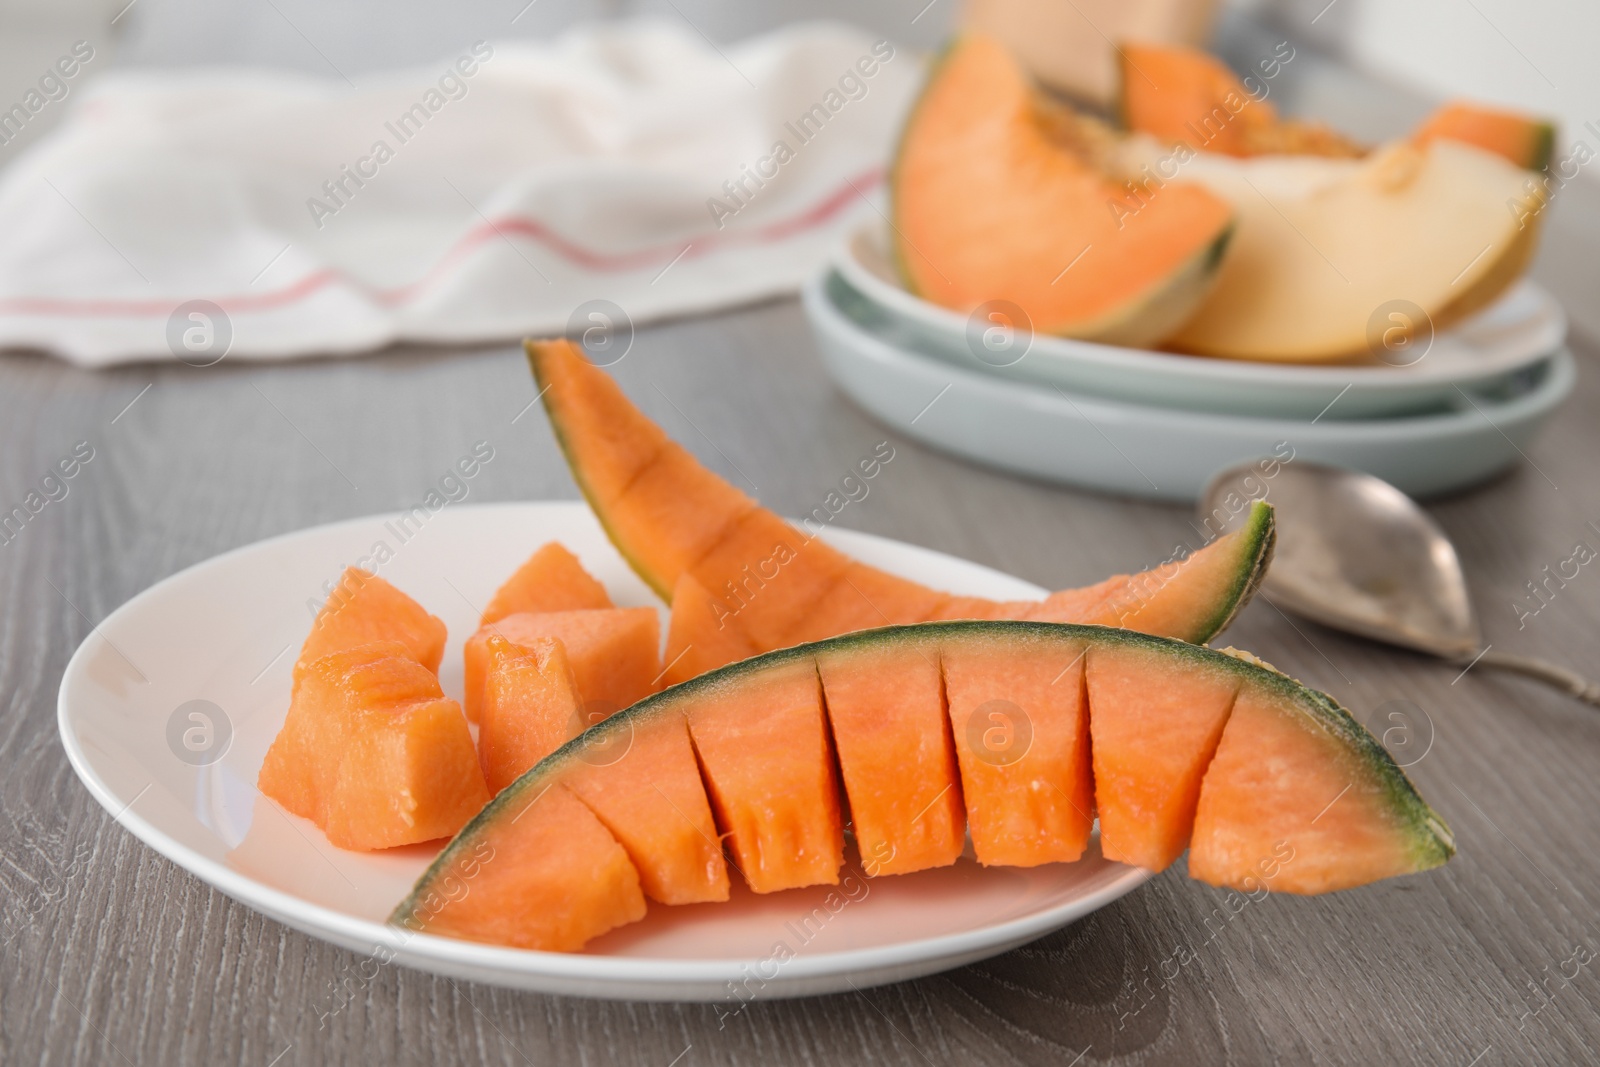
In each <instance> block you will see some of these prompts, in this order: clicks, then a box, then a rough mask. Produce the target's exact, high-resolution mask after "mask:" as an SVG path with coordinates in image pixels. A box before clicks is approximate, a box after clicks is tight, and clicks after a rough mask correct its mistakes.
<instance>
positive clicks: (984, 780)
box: [392, 621, 1454, 950]
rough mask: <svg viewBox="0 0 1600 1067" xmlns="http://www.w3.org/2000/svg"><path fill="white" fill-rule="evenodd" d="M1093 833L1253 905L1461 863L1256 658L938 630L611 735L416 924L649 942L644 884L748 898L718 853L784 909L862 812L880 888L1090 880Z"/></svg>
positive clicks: (791, 663) (1437, 823) (417, 902)
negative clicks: (1037, 872) (631, 925)
mask: <svg viewBox="0 0 1600 1067" xmlns="http://www.w3.org/2000/svg"><path fill="white" fill-rule="evenodd" d="M939 678H942V679H943V687H942V688H943V692H942V693H941V687H940V685H939V684H937V679H939ZM897 683H898V684H897ZM944 720H948V722H949V725H950V728H949V730H948V731H947V730H945V729H944V727H943V725H942V723H943V721H944ZM830 736H833V737H837V738H838V752H837V757H836V756H835V753H834V750H833V748H832V747H831V746H830V745H829V742H828V738H829V737H830ZM1091 738H1092V749H1093V770H1092V771H1091V768H1090V749H1091ZM690 739H692V743H693V745H694V748H695V751H696V753H697V755H698V757H699V763H698V767H697V766H696V763H695V760H694V759H692V758H688V754H687V745H688V744H689V743H690ZM841 770H842V772H843V773H842V774H841V773H840V772H841ZM702 782H704V785H702ZM835 783H841V784H842V791H843V794H844V795H843V796H842V797H841V796H840V795H838V793H837V792H836V789H837V788H838V786H836V784H835ZM708 795H709V797H710V800H709V802H708V800H707V797H708ZM658 797H659V799H656V798H658ZM958 797H959V802H958V801H957V798H958ZM1096 809H1098V811H1099V815H1100V820H1101V825H1102V828H1103V829H1102V833H1103V834H1104V848H1105V851H1106V853H1107V854H1108V855H1110V854H1114V855H1119V856H1121V857H1123V858H1125V859H1127V860H1130V861H1132V862H1137V863H1141V864H1145V865H1147V866H1149V867H1151V868H1154V869H1159V868H1161V867H1164V866H1166V865H1167V864H1168V863H1170V862H1171V861H1172V860H1173V859H1174V858H1175V857H1176V856H1177V855H1178V854H1179V853H1181V852H1182V851H1183V849H1184V847H1185V846H1187V847H1188V848H1189V850H1190V861H1189V872H1190V874H1191V875H1192V876H1193V877H1195V878H1198V879H1201V880H1203V881H1206V882H1210V883H1212V884H1215V885H1221V886H1231V887H1234V888H1237V889H1242V890H1247V891H1255V890H1258V889H1262V888H1265V889H1269V890H1273V891H1278V892H1288V893H1320V892H1326V891H1328V890H1332V889H1340V888H1348V887H1351V886H1356V885H1361V884H1364V883H1367V882H1371V881H1375V880H1377V879H1380V878H1387V877H1391V876H1394V875H1400V874H1407V873H1411V872H1415V871H1422V870H1427V869H1428V868H1431V867H1436V866H1438V865H1440V864H1442V863H1444V862H1445V861H1446V860H1447V859H1448V858H1449V857H1450V855H1451V854H1452V853H1453V851H1454V848H1453V844H1452V840H1451V837H1450V832H1449V830H1448V828H1447V827H1446V826H1445V825H1444V823H1443V822H1442V821H1441V820H1440V819H1439V817H1438V816H1437V815H1436V814H1434V812H1433V811H1432V810H1431V809H1430V808H1429V807H1428V806H1427V804H1425V803H1424V802H1423V800H1422V798H1421V797H1419V796H1418V795H1417V793H1416V790H1415V789H1414V788H1413V787H1412V785H1411V782H1410V781H1409V780H1408V779H1407V778H1406V776H1405V774H1404V773H1403V772H1402V771H1401V770H1400V768H1399V767H1397V766H1396V765H1395V763H1394V761H1393V760H1392V759H1391V758H1390V757H1389V755H1388V753H1387V752H1385V751H1384V749H1383V747H1382V746H1381V745H1379V744H1378V743H1377V741H1376V740H1375V739H1374V738H1373V737H1372V736H1371V735H1370V734H1368V733H1367V732H1366V730H1364V729H1363V728H1362V727H1361V726H1360V725H1358V724H1357V723H1356V722H1355V720H1354V719H1352V718H1351V717H1350V715H1349V714H1348V713H1347V712H1345V711H1344V709H1342V708H1340V707H1339V706H1338V705H1337V704H1336V703H1334V701H1333V700H1332V699H1330V698H1329V697H1327V696H1325V695H1323V694H1321V693H1317V692H1313V691H1312V690H1309V689H1307V688H1305V687H1304V686H1302V685H1300V684H1298V683H1296V682H1294V681H1291V680H1290V679H1289V678H1287V677H1285V676H1284V675H1282V674H1280V673H1278V672H1276V671H1274V670H1272V669H1270V668H1268V667H1266V666H1265V665H1263V664H1260V663H1259V662H1258V661H1256V660H1255V659H1254V658H1253V657H1248V656H1245V655H1243V654H1229V653H1226V652H1217V651H1213V650H1211V649H1207V648H1202V647H1198V646H1195V645H1189V644H1186V643H1184V642H1181V641H1173V640H1169V639H1165V638H1158V637H1151V636H1148V635H1144V634H1137V633H1134V632H1132V631H1128V630H1120V629H1115V628H1111V627H1100V626H1081V625H1066V624H1059V623H1039V622H1021V621H997V622H983V621H965V622H941V623H924V624H921V625H916V626H899V627H884V628H882V629H878V630H870V631H865V632H861V633H854V634H848V635H845V636H842V637H836V638H831V639H829V640H826V641H821V642H817V643H814V644H809V645H800V646H797V647H795V648H790V649H783V650H780V651H777V652H770V653H766V654H764V655H761V656H756V657H754V658H752V659H748V660H745V661H743V662H740V663H737V664H733V665H731V666H728V667H724V668H721V669H719V670H716V671H713V672H711V673H709V674H706V675H702V676H700V677H698V678H695V679H693V680H691V681H688V682H685V683H683V684H681V685H676V686H673V687H672V688H670V689H666V690H663V691H662V692H660V693H657V694H655V695H653V696H651V697H648V698H646V699H645V700H643V701H641V702H640V703H638V704H636V705H634V706H633V707H632V708H629V709H628V710H626V711H624V712H622V713H620V714H618V715H615V716H613V717H612V718H610V719H607V720H605V721H604V722H602V723H599V724H597V725H596V726H593V727H591V728H590V729H589V730H587V731H586V732H585V733H584V734H582V735H580V736H579V737H577V738H574V739H573V740H572V741H570V742H568V743H567V744H566V745H564V746H563V747H562V748H561V749H559V750H557V751H556V752H555V753H553V754H551V755H550V756H549V757H547V758H546V759H544V760H543V761H541V762H540V763H539V764H538V765H537V766H535V767H534V768H533V769H532V770H530V771H528V773H526V774H525V775H523V776H522V777H521V778H519V779H518V780H517V781H516V782H515V783H513V784H512V785H511V786H510V787H509V788H507V789H506V790H504V791H503V792H502V793H500V795H499V796H498V797H496V798H495V800H494V801H492V802H491V803H490V804H489V805H488V806H487V807H486V808H484V810H483V811H482V812H481V813H480V814H479V815H478V817H477V818H475V819H474V820H473V821H472V822H471V823H470V824H469V825H468V826H467V827H466V828H465V829H463V830H462V831H461V833H460V834H459V835H457V837H456V838H455V840H454V841H452V842H451V844H450V845H449V846H448V847H447V848H446V849H445V851H444V852H443V853H442V854H441V855H440V856H439V858H438V859H437V861H436V862H435V863H434V864H433V866H432V867H431V868H429V870H428V871H427V872H426V873H425V874H424V875H423V876H422V878H421V879H420V880H419V881H418V882H417V885H416V887H415V888H414V889H413V891H412V893H411V895H410V896H408V897H407V899H406V900H405V901H404V902H403V903H402V904H401V905H400V906H399V907H398V908H397V909H396V911H395V913H394V916H393V918H392V921H394V922H397V923H403V924H405V925H408V926H411V927H412V928H414V929H419V930H424V931H428V932H433V933H441V934H445V935H447V936H452V937H460V938H467V939H471V940H478V941H487V942H492V943H501V944H514V945H521V946H524V947H529V948H545V949H552V950H566V949H572V948H575V947H577V946H578V944H580V943H581V942H582V940H583V938H584V936H585V935H586V936H597V935H598V934H599V933H602V932H604V931H605V930H608V929H611V928H612V927H614V926H617V925H620V924H622V923H626V922H631V921H634V920H636V919H638V918H640V917H641V916H642V914H643V907H642V902H641V901H640V900H639V895H640V893H641V890H640V888H639V887H640V886H641V885H642V886H643V887H644V890H643V892H644V893H646V894H648V895H649V896H650V897H651V898H652V899H655V900H658V901H660V900H684V901H687V900H695V899H699V900H715V899H722V898H724V897H725V896H726V883H725V882H723V881H720V880H719V877H720V876H721V870H722V869H721V867H720V850H719V849H718V848H717V846H716V844H715V842H716V835H717V834H722V835H726V836H727V837H728V839H729V851H730V854H731V855H732V856H733V858H734V863H735V866H736V868H737V873H738V874H739V875H740V876H742V877H743V878H744V880H745V881H746V882H747V884H749V886H750V887H751V888H752V889H754V890H756V891H758V892H770V891H773V890H776V889H780V888H784V887H786V886H799V885H807V884H817V883H832V882H835V881H836V880H837V879H838V878H839V870H840V866H841V864H844V863H849V862H851V861H852V858H851V857H850V856H849V855H848V853H847V852H846V848H845V839H844V836H843V833H842V827H841V821H840V818H841V810H848V811H850V812H852V813H853V814H854V818H855V821H856V825H855V836H856V838H857V841H858V842H859V843H860V844H861V846H862V847H861V850H860V852H859V860H860V862H861V866H862V869H863V871H864V873H866V874H868V875H888V874H891V873H904V872H909V871H913V870H919V869H924V868H927V867H934V866H941V865H944V864H947V863H950V862H952V861H953V860H954V859H955V854H956V851H957V850H958V847H959V842H960V840H961V832H962V827H963V823H964V824H965V826H966V828H967V829H969V830H970V832H971V836H972V841H973V845H974V848H975V851H976V853H977V858H978V860H979V861H980V862H982V863H985V864H989V865H1002V866H1030V865H1033V864H1037V863H1046V862H1052V861H1060V860H1072V859H1075V858H1077V857H1078V856H1079V855H1081V854H1082V853H1083V851H1084V848H1085V846H1086V845H1087V843H1088V841H1089V836H1090V826H1091V822H1092V819H1093V816H1094V812H1095V810H1096ZM586 812H592V813H593V817H592V818H586V817H585V814H586ZM708 812H715V819H716V825H715V827H712V826H711V824H710V815H709V814H708ZM624 863H626V864H627V867H626V869H623V864H624Z"/></svg>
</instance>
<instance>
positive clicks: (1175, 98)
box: [1117, 41, 1556, 170]
mask: <svg viewBox="0 0 1600 1067" xmlns="http://www.w3.org/2000/svg"><path fill="white" fill-rule="evenodd" d="M1280 47H1281V46H1280ZM1118 57H1119V59H1120V67H1121V69H1120V85H1119V89H1118V98H1117V112H1118V114H1119V116H1120V117H1121V119H1122V124H1123V126H1124V127H1125V128H1126V129H1128V130H1130V131H1132V132H1135V133H1145V134H1149V135H1150V136H1152V137H1154V138H1155V139H1156V140H1158V141H1160V142H1161V143H1163V144H1166V145H1177V144H1179V143H1182V144H1186V145H1188V146H1189V147H1191V148H1193V149H1195V150H1196V151H1201V152H1218V153H1221V154H1223V155H1230V156H1240V157H1243V156H1265V155H1312V156H1334V157H1355V156H1361V155H1365V154H1366V152H1367V149H1366V148H1365V147H1364V146H1362V145H1360V144H1357V143H1356V142H1355V141H1352V140H1350V139H1349V138H1347V137H1345V136H1344V135H1343V134H1340V133H1339V132H1337V131H1336V130H1333V129H1330V128H1329V127H1327V126H1325V125H1323V124H1321V123H1317V122H1308V121H1305V120H1301V119H1285V118H1281V117H1280V116H1279V115H1278V110H1277V108H1276V107H1274V106H1273V105H1272V104H1271V103H1270V102H1269V101H1268V100H1267V99H1266V97H1265V95H1262V96H1261V97H1260V98H1259V99H1258V98H1257V96H1256V93H1252V92H1251V91H1250V86H1249V85H1247V84H1246V82H1245V80H1243V79H1241V78H1240V77H1239V76H1238V75H1237V74H1235V73H1234V72H1233V71H1232V70H1230V69H1229V68H1228V66H1227V65H1226V64H1224V63H1223V62H1222V61H1221V60H1220V59H1218V58H1216V57H1215V56H1213V55H1211V54H1209V53H1207V52H1205V51H1203V50H1201V49H1199V48H1188V47H1185V46H1182V45H1164V44H1143V43H1135V42H1126V41H1125V42H1123V44H1122V46H1121V48H1120V49H1119V50H1118ZM1292 58H1293V52H1292V51H1291V52H1290V53H1289V56H1288V57H1286V58H1285V57H1281V56H1280V55H1278V54H1276V53H1275V54H1274V55H1272V56H1269V57H1267V58H1265V59H1263V60H1261V61H1260V63H1261V66H1262V69H1263V72H1266V71H1271V72H1272V73H1271V74H1270V75H1269V76H1268V78H1267V79H1265V80H1263V79H1261V78H1259V77H1252V79H1251V80H1252V81H1254V82H1255V85H1256V87H1257V91H1258V92H1260V91H1261V88H1260V87H1261V86H1263V85H1265V84H1266V81H1270V79H1271V77H1273V76H1276V73H1277V71H1278V70H1280V69H1281V67H1282V64H1283V63H1285V62H1288V61H1289V60H1290V59H1292ZM1275 68H1276V69H1275ZM1555 132H1556V131H1555V126H1554V124H1553V123H1551V122H1549V121H1547V120H1545V119H1540V118H1535V117H1533V116H1530V115H1525V114H1521V113H1519V112H1515V111H1506V110H1502V109H1499V108H1492V107H1486V106H1484V105H1482V104H1473V103H1468V102H1467V101H1465V100H1452V101H1450V102H1449V103H1446V104H1442V105H1440V107H1439V108H1437V109H1436V110H1435V111H1434V112H1433V113H1432V114H1430V115H1429V116H1428V117H1427V118H1426V119H1424V120H1423V122H1422V125H1421V126H1419V127H1417V129H1416V130H1415V131H1414V132H1413V133H1412V135H1411V137H1412V139H1413V140H1414V141H1416V142H1417V143H1418V144H1426V143H1428V142H1430V141H1433V140H1437V139H1440V138H1443V139H1447V140H1452V141H1459V142H1461V143H1463V144H1470V145H1474V146H1476V147H1478V148H1482V149H1483V150H1484V151H1486V152H1493V153H1495V154H1496V155H1499V156H1501V157H1503V158H1504V159H1505V160H1507V161H1508V162H1510V163H1514V164H1515V165H1517V166H1519V167H1522V168H1524V169H1526V170H1543V169H1544V168H1545V166H1547V165H1548V164H1549V162H1550V155H1551V151H1552V149H1553V146H1554V144H1555Z"/></svg>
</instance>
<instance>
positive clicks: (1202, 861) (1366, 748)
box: [1189, 682, 1442, 894]
mask: <svg viewBox="0 0 1600 1067" xmlns="http://www.w3.org/2000/svg"><path fill="white" fill-rule="evenodd" d="M1275 689H1276V690H1278V691H1274V690H1275ZM1318 695H1320V694H1318ZM1323 699H1324V700H1326V698H1323ZM1330 703H1331V702H1330ZM1314 712H1315V709H1312V710H1311V711H1308V710H1307V709H1306V708H1305V707H1302V706H1297V702H1296V701H1294V700H1293V699H1292V698H1291V699H1285V696H1284V692H1283V690H1282V688H1281V687H1278V686H1269V685H1263V684H1260V683H1254V684H1252V683H1249V682H1247V683H1246V684H1245V685H1244V686H1243V688H1242V689H1241V690H1240V692H1239V696H1238V699H1237V700H1236V701H1235V702H1234V706H1233V714H1232V715H1231V716H1230V717H1229V719H1228V725H1227V726H1226V728H1224V730H1223V732H1222V741H1221V743H1220V744H1219V745H1218V746H1217V754H1216V757H1215V758H1214V759H1213V760H1212V761H1211V766H1210V767H1209V768H1208V769H1207V771H1206V776H1205V781H1204V783H1203V784H1202V786H1201V788H1200V802H1199V805H1198V807H1197V809H1196V812H1195V820H1194V839H1193V843H1192V844H1191V846H1190V851H1189V875H1190V877H1192V878H1198V879H1199V880H1200V881H1202V882H1208V883H1210V884H1211V885H1219V886H1230V887H1232V888H1235V889H1244V890H1254V889H1256V888H1259V887H1261V886H1266V887H1267V888H1269V889H1271V890H1273V891H1274V892H1279V893H1308V894H1309V893H1326V892H1329V891H1331V890H1335V889H1346V888H1349V887H1351V886H1358V885H1365V884H1367V883H1368V882H1375V881H1378V880H1379V879H1382V878H1389V877H1391V876H1393V875H1397V874H1406V873H1409V872H1411V871H1414V870H1417V869H1418V868H1419V856H1418V852H1419V849H1418V846H1417V842H1416V839H1415V836H1414V832H1413V830H1412V828H1411V827H1410V826H1409V825H1408V824H1407V822H1406V820H1404V819H1403V818H1402V817H1401V812H1400V811H1398V810H1397V809H1396V806H1395V804H1394V797H1393V793H1394V790H1395V783H1394V781H1393V779H1392V778H1389V777H1388V776H1386V775H1384V774H1382V773H1381V769H1382V768H1383V763H1384V761H1385V760H1386V759H1387V754H1386V753H1384V752H1383V750H1382V748H1381V747H1379V746H1378V744H1377V742H1376V741H1374V740H1373V739H1372V738H1371V736H1370V735H1367V734H1366V732H1365V731H1364V730H1361V728H1360V727H1359V726H1357V725H1356V724H1355V723H1354V722H1347V723H1338V722H1331V723H1330V722H1329V721H1328V720H1326V719H1323V718H1320V717H1318V716H1317V715H1316V714H1315V713H1314ZM1341 727H1342V728H1341ZM1373 750H1376V751H1373ZM1380 757H1382V758H1380ZM1391 766H1392V764H1391ZM1430 814H1431V813H1430ZM1435 818H1436V817H1435ZM1441 825H1442V824H1441Z"/></svg>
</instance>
